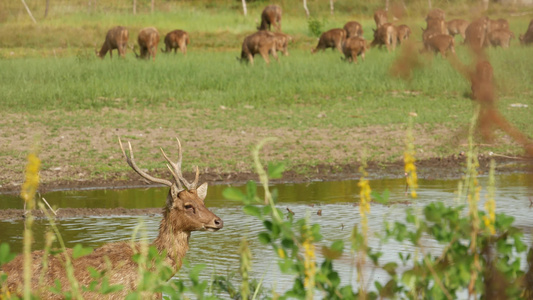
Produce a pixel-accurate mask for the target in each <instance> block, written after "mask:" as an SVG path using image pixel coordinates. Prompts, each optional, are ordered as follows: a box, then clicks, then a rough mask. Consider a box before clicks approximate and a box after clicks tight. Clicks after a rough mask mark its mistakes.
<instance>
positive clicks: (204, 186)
mask: <svg viewBox="0 0 533 300" xmlns="http://www.w3.org/2000/svg"><path fill="white" fill-rule="evenodd" d="M196 193H197V194H198V197H200V199H202V201H204V200H205V197H206V196H207V182H204V183H203V184H202V185H200V186H199V187H198V188H197V189H196Z"/></svg>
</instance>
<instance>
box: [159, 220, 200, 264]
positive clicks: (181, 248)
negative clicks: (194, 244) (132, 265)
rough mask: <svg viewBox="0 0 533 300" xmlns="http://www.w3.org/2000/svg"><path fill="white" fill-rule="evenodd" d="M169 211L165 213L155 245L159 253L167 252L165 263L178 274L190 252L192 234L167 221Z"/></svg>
mask: <svg viewBox="0 0 533 300" xmlns="http://www.w3.org/2000/svg"><path fill="white" fill-rule="evenodd" d="M167 214H168V212H167V211H164V212H163V220H161V224H160V225H159V235H158V236H157V238H156V239H155V240H154V242H153V245H154V246H155V247H156V248H157V250H158V251H159V253H163V251H166V253H167V256H166V258H165V261H166V262H167V263H168V264H169V265H170V266H171V267H172V268H173V270H174V272H177V271H178V270H179V269H180V268H181V264H182V261H183V257H184V256H185V254H186V253H187V250H189V237H190V236H191V233H190V232H188V231H182V230H180V229H179V228H175V226H172V224H170V223H169V222H168V221H167Z"/></svg>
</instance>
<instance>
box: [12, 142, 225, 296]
mask: <svg viewBox="0 0 533 300" xmlns="http://www.w3.org/2000/svg"><path fill="white" fill-rule="evenodd" d="M177 141H178V161H177V162H173V161H171V160H170V159H169V158H168V156H167V155H166V153H165V152H164V151H163V149H161V153H162V154H163V157H164V158H165V159H166V161H167V162H168V164H167V166H168V168H169V170H170V172H171V173H172V177H173V180H172V181H169V180H166V179H160V178H155V177H152V176H150V175H148V174H147V173H146V172H144V171H143V170H142V169H141V168H139V167H138V166H137V164H136V163H135V161H134V158H133V150H132V147H131V143H129V142H128V148H129V155H127V154H126V151H125V150H124V147H123V145H122V142H121V141H120V139H119V144H120V148H121V149H122V153H123V154H124V157H125V159H126V162H127V163H128V165H129V166H130V167H131V168H132V169H133V170H134V171H135V172H137V173H138V174H139V175H141V177H143V178H144V179H146V180H148V181H150V182H152V183H158V184H163V185H165V186H168V187H169V188H170V189H169V192H168V195H167V200H166V204H165V207H164V208H163V219H162V220H161V223H160V225H159V235H158V236H157V238H156V239H155V240H154V241H153V242H152V244H151V246H154V247H155V248H156V249H157V250H158V252H159V253H160V254H163V253H164V254H165V257H164V264H165V265H167V266H169V267H170V268H171V269H172V274H170V275H169V277H168V279H167V280H169V279H170V278H171V277H172V276H173V275H174V274H175V273H176V272H177V271H178V269H179V268H180V267H181V264H182V259H183V257H184V256H185V253H186V252H187V250H188V249H189V237H190V235H191V232H192V231H217V230H219V229H221V228H222V227H223V222H222V220H221V219H220V218H219V217H217V216H216V215H215V214H213V213H212V212H211V211H209V210H208V209H207V208H206V207H205V205H204V199H205V197H206V195H207V183H204V184H202V185H200V186H197V185H198V176H199V172H198V167H197V168H196V177H195V179H194V181H193V182H192V183H189V182H188V181H187V180H186V179H185V178H184V177H183V175H182V171H181V162H182V152H181V144H180V141H179V140H177ZM141 246H142V245H141V244H140V243H130V242H117V243H110V244H105V245H104V246H102V247H100V248H97V249H95V250H94V251H93V252H92V253H90V254H89V255H86V256H82V257H79V258H73V256H72V253H73V252H72V249H67V251H66V252H64V253H60V254H57V255H48V257H47V261H48V267H47V268H46V267H44V266H43V258H44V257H43V256H44V254H45V253H44V251H35V252H33V253H32V261H31V266H32V274H33V275H32V276H33V278H32V280H31V284H32V291H35V292H37V293H39V296H40V297H41V298H43V299H62V298H63V297H62V296H61V295H57V294H53V293H51V292H50V291H49V288H48V287H51V286H56V281H58V282H59V283H60V284H61V288H62V291H63V292H64V293H66V292H73V291H72V290H71V288H72V286H73V284H72V280H71V279H72V278H71V279H69V275H68V274H67V270H66V268H65V263H66V261H67V260H69V261H70V262H71V264H72V267H73V272H74V277H75V279H76V280H77V284H78V285H79V286H82V287H83V286H88V285H89V284H90V283H91V282H92V281H93V280H94V279H93V277H92V276H91V272H90V270H89V269H95V270H96V271H99V272H105V274H106V276H108V278H109V284H111V285H122V286H123V289H122V290H121V291H118V292H115V293H112V294H107V295H105V298H106V299H124V297H125V296H126V295H127V294H128V293H129V292H131V291H134V290H136V289H137V285H138V283H139V282H140V280H142V278H140V275H139V265H138V264H137V262H136V261H134V260H133V258H132V257H133V256H134V255H135V254H137V253H141V252H142V249H143V248H142V247H141ZM2 271H3V272H4V273H5V274H7V276H8V278H7V289H8V290H9V291H10V292H11V293H14V294H15V295H22V292H23V285H24V284H23V281H24V280H23V257H22V255H20V256H18V257H16V258H15V259H14V260H13V261H11V262H10V263H8V264H5V265H4V266H2ZM41 276H42V277H41ZM100 296H102V295H101V294H97V293H92V292H87V291H84V292H83V293H82V297H84V298H93V299H96V298H99V297H100ZM161 296H162V295H161V294H155V295H150V297H151V298H161Z"/></svg>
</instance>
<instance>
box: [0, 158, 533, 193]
mask: <svg viewBox="0 0 533 300" xmlns="http://www.w3.org/2000/svg"><path fill="white" fill-rule="evenodd" d="M492 158H494V159H495V161H496V163H497V169H496V171H497V172H500V173H512V172H533V160H531V159H527V158H525V157H517V158H508V157H492ZM478 159H479V163H480V166H479V168H478V170H479V172H480V174H481V175H483V174H486V173H487V172H488V171H489V166H490V159H491V157H487V156H480V157H479V158H478ZM465 164H466V158H465V157H464V155H461V154H459V155H453V156H450V157H446V158H432V159H426V160H421V161H417V162H416V166H417V173H418V177H419V178H421V179H436V178H439V179H444V178H459V177H461V176H462V175H463V174H464V169H465ZM359 167H360V164H359V163H354V164H344V165H342V164H336V165H325V164H324V165H317V166H313V167H306V168H307V169H306V172H296V171H293V170H287V171H286V172H284V173H283V178H281V179H278V180H273V181H272V182H273V183H276V182H306V181H331V180H345V179H357V178H359V176H360V172H359ZM403 168H404V164H403V161H396V162H390V163H387V162H369V163H368V164H367V168H366V171H367V172H368V174H369V176H370V177H371V178H398V177H402V176H403V175H404V170H403ZM154 176H156V177H160V178H166V177H168V171H167V170H159V171H157V172H154ZM185 177H186V178H193V177H194V174H192V173H190V172H189V173H187V172H185ZM248 180H258V176H257V174H255V173H252V172H235V173H204V174H200V181H201V182H208V183H209V184H242V183H245V182H247V181H248ZM150 185H152V184H150V183H149V182H147V181H145V180H144V179H142V178H141V177H140V176H138V175H137V174H136V173H135V172H133V171H131V172H128V173H126V174H124V173H117V174H112V175H109V174H107V175H106V177H105V178H94V179H90V180H83V181H80V180H53V179H52V180H50V181H48V182H44V183H41V185H40V186H39V191H40V192H41V193H46V192H51V191H55V190H79V189H93V188H95V189H120V188H129V187H139V186H150ZM532 185H533V183H532ZM19 191H20V184H10V185H4V186H1V187H0V194H17V193H19Z"/></svg>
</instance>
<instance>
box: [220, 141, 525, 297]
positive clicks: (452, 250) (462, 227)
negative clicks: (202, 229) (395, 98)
mask: <svg viewBox="0 0 533 300" xmlns="http://www.w3.org/2000/svg"><path fill="white" fill-rule="evenodd" d="M262 145H263V144H262V143H261V144H260V146H258V148H257V149H256V151H255V152H254V157H255V161H256V168H258V169H260V170H259V171H258V173H259V174H260V181H261V183H262V184H263V188H264V189H265V195H266V197H265V200H266V203H264V202H263V201H261V200H260V199H259V197H258V196H257V195H258V192H257V186H256V184H255V183H254V182H252V181H250V182H248V183H247V185H246V192H245V193H243V192H241V191H240V190H239V189H236V188H228V189H226V190H225V191H224V196H225V197H226V198H227V199H230V200H236V201H241V202H242V203H243V204H244V207H243V210H244V212H245V213H247V214H249V215H251V216H254V217H256V218H258V220H260V221H261V222H262V223H263V224H264V231H263V232H261V233H259V235H258V238H259V240H260V241H261V242H262V243H263V244H265V245H269V246H270V247H272V249H273V252H274V253H275V254H276V255H277V257H278V266H279V268H280V271H281V272H282V273H285V274H291V275H293V276H294V283H293V286H292V288H291V289H289V290H288V291H286V292H285V293H284V294H282V295H279V298H280V299H289V298H300V299H303V298H306V299H311V298H312V297H313V296H314V295H320V297H322V298H324V299H353V298H359V299H362V298H367V299H377V298H399V299H425V298H431V299H456V298H461V297H463V296H464V295H465V294H470V295H472V296H474V295H475V297H476V298H477V297H482V298H483V297H491V296H494V297H496V298H498V299H502V298H505V299H513V298H515V299H518V298H520V297H521V296H524V295H526V293H529V292H528V288H527V286H525V285H523V284H522V282H523V281H522V280H527V278H530V277H531V278H533V277H532V276H531V274H533V271H531V270H529V272H528V273H527V274H526V273H525V272H524V270H522V269H521V268H520V266H521V253H523V252H524V251H526V250H527V246H526V245H525V244H524V243H523V241H522V238H523V234H522V232H521V231H520V230H519V229H518V228H516V227H514V226H512V223H513V220H514V219H513V218H512V217H510V216H506V215H505V214H496V213H495V211H494V206H495V204H494V200H490V199H489V201H488V202H487V203H488V204H487V207H488V211H487V213H485V212H483V211H478V210H473V208H472V205H473V203H477V200H476V199H475V197H478V195H479V190H480V186H479V182H478V181H477V172H476V171H475V163H471V164H469V170H468V172H467V173H468V174H470V175H472V176H474V177H476V179H475V180H473V178H471V177H470V178H467V183H465V186H470V187H471V188H470V190H469V193H468V194H467V195H470V197H469V198H470V199H471V200H470V202H469V203H470V204H469V205H468V207H469V208H470V209H469V210H465V209H466V208H467V207H466V206H465V205H457V206H446V205H445V204H443V203H441V202H434V203H430V204H428V205H426V206H425V207H424V208H423V209H422V212H421V213H420V212H415V211H414V210H413V209H407V216H406V218H405V221H404V222H394V223H388V222H385V224H384V227H385V228H384V232H383V234H381V235H380V237H381V240H382V242H383V243H387V242H388V241H390V240H395V241H397V242H401V243H404V244H409V245H410V246H411V248H415V249H417V251H416V252H417V253H418V254H417V255H412V253H411V252H407V253H405V252H399V253H398V261H399V263H398V262H394V261H393V262H390V261H385V262H382V261H381V260H380V258H381V257H382V256H383V253H382V252H381V251H380V250H379V249H373V248H372V247H370V246H368V245H367V242H366V240H367V237H366V235H367V229H365V225H364V222H363V224H362V227H363V230H362V231H359V229H358V226H357V225H356V226H355V227H354V229H353V231H352V235H351V238H350V240H351V244H352V245H351V247H352V249H353V250H354V253H357V254H358V255H359V256H361V255H363V256H367V257H368V258H369V261H370V262H371V265H368V264H366V265H363V264H356V267H357V268H358V270H357V272H358V273H359V274H362V273H363V272H364V270H363V269H366V270H368V269H369V267H370V268H377V269H381V270H383V271H384V272H386V273H387V274H389V279H387V280H386V282H380V281H374V288H371V289H369V290H367V285H366V283H365V282H364V281H362V280H358V281H357V285H350V284H347V285H342V284H341V279H340V277H339V273H338V272H337V271H336V270H335V261H336V260H337V259H339V258H340V257H341V256H342V255H343V252H344V248H345V245H344V242H343V241H342V240H337V241H334V242H333V243H331V245H330V246H329V247H328V246H322V251H321V252H322V254H323V255H324V257H323V258H322V260H321V261H319V260H318V259H317V257H316V254H315V251H316V248H317V247H320V246H319V244H318V243H320V241H321V239H322V236H321V234H320V226H319V225H318V224H309V222H308V220H307V218H302V219H298V220H295V219H294V216H293V215H292V214H291V213H288V214H287V216H286V218H281V216H282V215H283V212H282V211H281V210H280V209H278V208H277V207H276V205H275V204H276V200H277V195H278V194H277V190H275V189H274V190H273V191H270V190H269V186H268V176H271V178H278V177H279V176H281V174H280V170H283V166H281V165H276V164H269V166H268V171H265V170H263V169H262V167H261V166H262V165H261V164H260V163H259V159H258V153H259V149H260V147H261V146H262ZM408 149H409V148H408ZM411 149H412V148H411ZM412 157H413V156H412V155H409V157H408V158H409V159H406V165H409V164H413V163H414V159H413V158H412ZM406 169H409V170H410V171H411V172H412V174H411V175H412V178H413V177H414V178H416V171H415V170H416V168H414V166H409V168H407V166H406ZM363 175H365V173H363ZM491 176H493V175H491ZM364 180H365V179H364V176H363V177H362V179H361V181H360V186H361V193H362V197H361V201H362V203H361V204H360V205H361V209H362V215H363V219H364V216H365V215H366V213H368V210H367V209H364V210H363V207H366V205H367V204H365V203H366V202H367V199H366V198H367V197H366V196H364V195H366V194H367V192H366V190H367V189H368V190H369V187H367V183H365V181H364ZM361 182H362V183H361ZM415 182H416V181H415ZM490 184H491V185H493V184H494V182H493V181H490ZM410 186H411V188H412V190H411V192H413V191H414V189H415V188H416V185H415V184H411V185H410ZM493 188H494V187H493V186H492V187H490V189H493ZM373 195H375V196H376V198H379V199H378V200H379V201H380V202H385V203H386V202H387V200H388V199H387V197H388V193H383V194H382V195H378V194H375V193H373ZM472 199H474V200H472ZM427 241H433V242H434V243H435V245H434V247H432V249H427V248H426V246H424V245H426V244H427ZM358 259H359V260H360V258H358ZM371 280H372V279H371Z"/></svg>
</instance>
